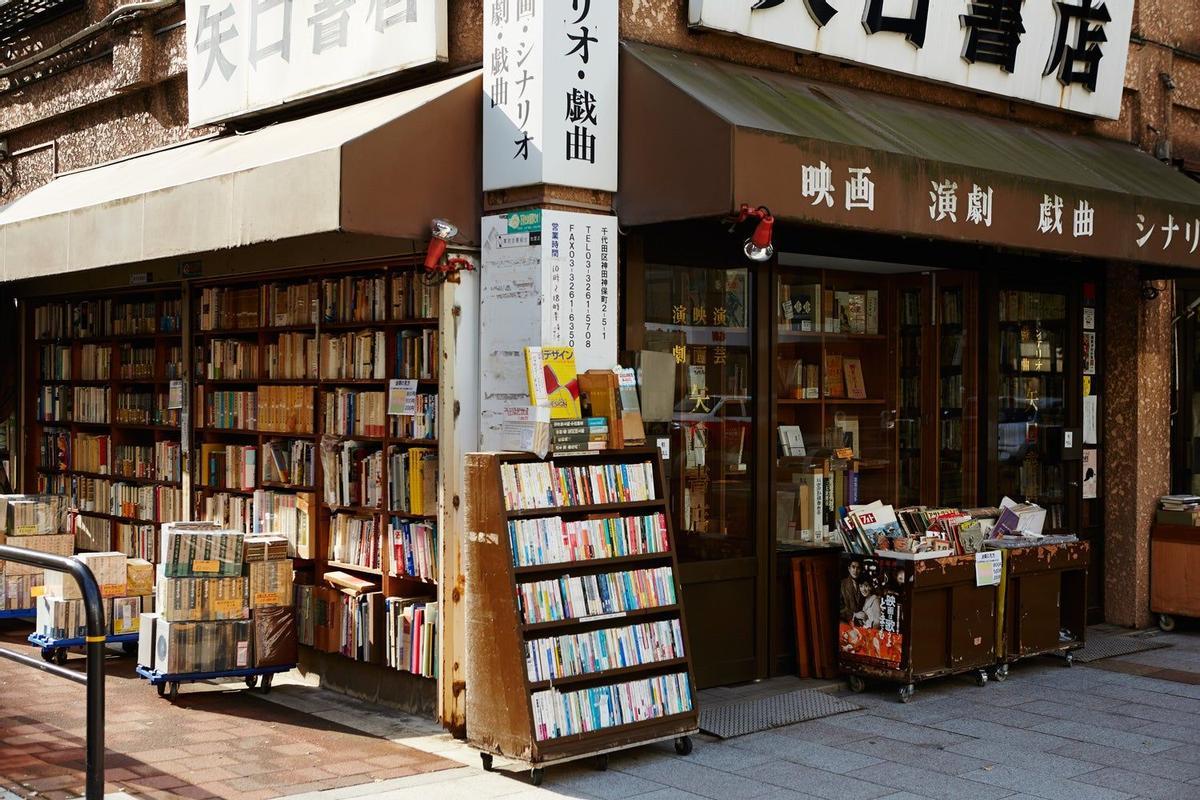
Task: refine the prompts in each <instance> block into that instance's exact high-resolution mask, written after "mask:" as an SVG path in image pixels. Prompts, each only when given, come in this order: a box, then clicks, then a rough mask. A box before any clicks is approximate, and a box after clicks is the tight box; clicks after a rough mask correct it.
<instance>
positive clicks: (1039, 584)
mask: <svg viewBox="0 0 1200 800" xmlns="http://www.w3.org/2000/svg"><path fill="white" fill-rule="evenodd" d="M986 546H987V547H989V548H995V549H999V550H1001V552H1002V553H1003V560H1004V573H1003V575H1004V577H1003V580H1002V581H1001V584H1000V607H1001V608H1002V609H1003V613H1002V614H1001V615H1000V616H999V617H998V618H997V620H996V639H997V648H996V649H997V653H996V655H997V657H996V666H995V667H994V669H993V677H994V678H996V679H997V680H1004V679H1005V678H1006V677H1007V676H1008V665H1009V664H1012V663H1013V662H1015V661H1020V660H1021V659H1024V658H1032V657H1034V656H1041V655H1054V656H1059V657H1061V658H1062V659H1063V664H1064V666H1067V667H1069V666H1071V665H1072V664H1073V663H1074V660H1075V659H1074V656H1073V655H1072V653H1073V652H1074V651H1075V650H1078V649H1079V648H1081V647H1083V646H1084V644H1085V642H1086V639H1087V571H1088V562H1089V559H1090V550H1089V546H1088V543H1087V542H1082V541H1078V540H1076V539H1075V538H1074V537H1070V538H1066V537H1063V539H1062V541H1058V542H1054V541H1053V540H1052V542H1051V543H1049V544H1039V545H1035V546H1032V547H1027V546H1023V545H1006V544H1004V543H995V542H988V543H987V545H986Z"/></svg>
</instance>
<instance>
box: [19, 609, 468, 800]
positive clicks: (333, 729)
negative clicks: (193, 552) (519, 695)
mask: <svg viewBox="0 0 1200 800" xmlns="http://www.w3.org/2000/svg"><path fill="white" fill-rule="evenodd" d="M27 632H28V628H24V629H22V628H21V626H20V625H17V624H13V623H9V622H0V644H3V645H4V646H6V647H10V648H13V649H18V650H20V649H22V648H25V649H26V650H27V651H29V652H33V650H32V648H28V646H27V644H26V643H25V642H24V637H25V635H26V633H27ZM69 666H70V667H71V668H74V669H78V670H80V671H82V670H83V667H84V662H83V660H82V659H72V661H71V662H69ZM106 666H107V671H108V680H107V681H106V686H105V688H106V698H105V699H106V710H107V711H108V712H109V717H108V720H109V721H110V723H111V724H108V725H107V726H106V739H105V744H106V745H107V747H108V750H109V752H108V754H107V756H106V767H107V770H108V775H107V777H108V779H109V782H110V784H111V787H110V789H109V791H111V792H122V791H123V792H127V793H129V794H130V795H132V796H134V797H137V798H139V799H140V800H142V799H144V800H156V798H164V799H168V798H186V800H209V798H213V799H215V800H227V798H228V799H230V800H231V799H232V798H237V799H238V800H268V798H274V797H279V796H281V795H287V794H293V793H294V792H293V791H292V788H293V787H296V786H304V787H311V788H306V791H317V790H321V789H330V788H335V787H342V786H352V785H355V784H370V783H372V782H374V781H379V780H387V779H390V778H394V777H402V776H407V775H413V774H416V773H419V772H431V771H436V770H443V769H453V768H455V767H458V766H459V765H458V764H457V763H456V762H453V761H450V760H448V759H444V758H441V757H440V756H436V755H432V754H428V753H424V752H421V751H417V750H413V749H412V748H410V747H406V746H404V745H402V744H398V743H395V742H390V741H388V740H387V739H381V738H377V737H374V736H369V735H366V734H363V733H361V732H359V731H356V730H352V729H350V728H347V727H345V726H344V725H341V724H339V723H336V722H331V721H329V720H326V719H322V718H320V717H317V716H315V715H313V714H310V713H305V710H297V709H296V708H289V707H286V706H284V705H281V704H278V703H271V702H266V701H265V700H264V699H262V698H261V697H260V696H258V695H257V694H254V693H250V692H246V691H227V690H211V689H207V690H202V689H200V688H199V687H187V689H188V691H186V692H184V693H181V695H180V697H179V700H178V702H177V703H174V704H172V703H169V702H167V701H166V700H163V699H161V698H159V697H158V696H157V693H156V692H154V691H153V690H152V689H151V688H150V686H149V685H148V684H146V682H145V681H143V680H141V679H137V678H136V677H135V676H134V675H133V661H132V660H131V659H127V658H126V659H116V658H114V659H110V660H109V661H108V662H107V664H106ZM304 691H305V690H303V689H299V688H298V689H297V691H296V697H297V699H298V700H299V701H300V703H298V704H299V705H301V707H303V698H304ZM322 702H323V701H322ZM322 702H318V704H317V705H321V707H324V705H322ZM84 727H85V709H84V704H83V703H82V702H81V698H80V692H79V687H77V686H74V685H72V684H70V683H68V682H66V681H62V680H59V679H57V678H55V677H53V676H50V675H46V674H43V673H40V672H35V671H33V670H29V669H26V668H24V667H22V666H20V665H17V664H13V663H10V662H7V661H5V662H0V775H2V776H3V781H2V784H3V787H2V788H3V789H5V790H7V791H9V792H12V793H13V794H15V795H16V797H18V798H31V797H34V796H35V793H36V797H37V798H38V800H52V798H51V796H50V793H51V792H60V791H61V792H62V795H63V797H64V798H66V797H77V796H78V795H79V794H81V793H82V789H83V782H84V775H83V761H84V757H85V750H84V744H85V743H84V739H83V733H84ZM330 754H345V756H344V758H345V759H346V760H345V761H342V762H341V763H340V765H339V766H338V768H335V769H331V770H327V769H323V768H322V767H323V762H324V761H336V760H337V759H336V758H332V757H331V756H330Z"/></svg>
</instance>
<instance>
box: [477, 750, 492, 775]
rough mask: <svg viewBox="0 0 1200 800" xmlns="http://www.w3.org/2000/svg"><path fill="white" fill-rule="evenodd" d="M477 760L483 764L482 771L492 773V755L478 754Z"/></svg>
mask: <svg viewBox="0 0 1200 800" xmlns="http://www.w3.org/2000/svg"><path fill="white" fill-rule="evenodd" d="M479 760H480V761H482V762H483V771H484V772H491V771H492V754H491V753H480V754H479Z"/></svg>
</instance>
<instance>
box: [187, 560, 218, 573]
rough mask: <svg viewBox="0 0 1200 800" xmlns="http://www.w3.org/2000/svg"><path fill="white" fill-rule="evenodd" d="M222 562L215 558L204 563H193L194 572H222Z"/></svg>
mask: <svg viewBox="0 0 1200 800" xmlns="http://www.w3.org/2000/svg"><path fill="white" fill-rule="evenodd" d="M220 571H221V562H220V561H217V560H216V559H215V558H211V559H208V560H204V561H193V562H192V572H220Z"/></svg>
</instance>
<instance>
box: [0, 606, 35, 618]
mask: <svg viewBox="0 0 1200 800" xmlns="http://www.w3.org/2000/svg"><path fill="white" fill-rule="evenodd" d="M36 618H37V609H36V608H13V609H9V610H7V611H6V610H4V609H0V619H36Z"/></svg>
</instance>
